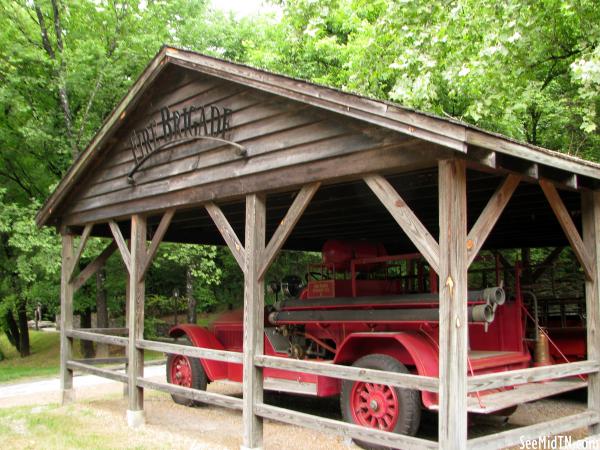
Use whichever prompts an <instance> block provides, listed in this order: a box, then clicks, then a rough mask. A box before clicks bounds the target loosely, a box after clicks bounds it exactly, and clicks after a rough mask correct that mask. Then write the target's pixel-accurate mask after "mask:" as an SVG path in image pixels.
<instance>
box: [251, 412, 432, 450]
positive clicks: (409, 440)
mask: <svg viewBox="0 0 600 450" xmlns="http://www.w3.org/2000/svg"><path fill="white" fill-rule="evenodd" d="M254 413H255V414H257V415H259V416H261V417H264V418H266V419H271V420H277V421H279V422H285V423H289V424H292V425H296V426H299V427H304V428H313V429H315V430H319V431H330V432H333V433H337V434H341V435H343V436H346V437H350V438H353V439H358V440H364V441H369V442H371V443H373V444H379V445H382V446H384V447H392V448H402V449H404V450H423V449H437V448H438V443H437V442H434V441H430V440H427V439H421V438H416V437H412V436H406V435H404V434H397V433H392V432H389V431H381V430H377V429H373V428H367V427H362V426H360V425H354V424H351V423H347V422H341V421H339V420H333V419H327V418H324V417H319V416H313V415H311V414H305V413H301V412H297V411H293V410H290V409H285V408H279V407H277V406H272V405H267V404H264V403H257V404H256V405H254Z"/></svg>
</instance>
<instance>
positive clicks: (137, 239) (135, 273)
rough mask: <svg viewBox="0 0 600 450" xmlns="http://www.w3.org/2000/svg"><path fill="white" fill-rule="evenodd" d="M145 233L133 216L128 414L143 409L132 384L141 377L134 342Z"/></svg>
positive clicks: (140, 316)
mask: <svg viewBox="0 0 600 450" xmlns="http://www.w3.org/2000/svg"><path fill="white" fill-rule="evenodd" d="M115 225H116V224H115ZM146 231H147V230H146V218H145V217H143V216H140V215H133V216H132V217H131V270H130V277H129V299H128V303H129V317H128V321H127V327H128V328H129V339H128V345H127V357H128V367H127V376H128V378H129V383H128V388H129V389H128V408H127V409H128V411H143V409H144V389H143V388H141V387H139V386H137V384H136V380H137V379H138V378H141V377H143V376H144V350H142V349H138V348H137V346H136V342H137V341H138V340H140V339H144V297H145V293H146V292H145V291H146V282H145V278H144V274H143V273H142V265H143V264H144V258H145V256H146Z"/></svg>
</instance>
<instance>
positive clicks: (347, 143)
mask: <svg viewBox="0 0 600 450" xmlns="http://www.w3.org/2000/svg"><path fill="white" fill-rule="evenodd" d="M410 144H411V143H410V142H408V141H402V140H400V139H398V140H397V141H396V142H390V143H386V144H382V143H380V142H378V141H377V140H374V139H372V138H370V137H368V136H365V135H360V134H354V135H342V136H337V137H333V138H330V139H326V140H323V141H319V142H317V143H312V142H311V143H307V144H303V145H301V146H297V147H293V148H284V149H282V150H279V151H276V152H270V153H267V154H259V155H256V156H255V155H253V154H252V153H249V157H248V158H240V157H236V158H234V159H233V160H232V159H231V158H229V159H227V160H223V161H221V163H220V164H218V165H216V166H215V167H213V168H212V170H196V169H194V170H191V169H193V168H194V167H195V166H197V164H196V163H194V164H193V165H192V167H191V168H190V170H187V171H185V173H181V174H177V173H172V171H173V167H170V166H166V169H165V172H164V173H163V174H161V175H160V176H156V177H153V178H152V179H151V180H148V182H147V183H145V182H143V179H140V180H139V181H138V182H137V183H136V185H135V186H131V185H129V184H128V183H127V181H126V180H125V179H123V180H120V183H121V184H122V185H123V189H111V192H110V193H106V194H104V195H100V196H95V197H92V198H87V199H78V200H77V201H76V202H75V203H74V204H73V205H72V206H71V207H70V208H69V211H72V212H81V211H86V210H89V209H94V208H98V207H101V206H104V205H107V204H117V203H123V202H126V201H131V200H135V199H141V198H147V197H151V196H155V195H160V194H164V193H165V191H168V192H174V191H178V190H182V189H186V188H188V187H191V186H199V185H202V184H207V183H211V182H217V181H221V182H222V181H225V180H231V179H238V178H240V177H243V176H247V175H253V174H258V173H264V172H268V171H271V170H276V169H280V168H282V167H287V166H293V165H296V164H303V163H306V162H309V161H314V160H321V159H327V158H334V157H336V156H342V155H346V154H351V153H355V152H361V151H366V150H369V149H372V148H374V147H378V146H381V145H400V146H401V147H402V146H404V145H410ZM203 168H204V169H206V167H203ZM303 184H305V183H303ZM125 185H126V186H125Z"/></svg>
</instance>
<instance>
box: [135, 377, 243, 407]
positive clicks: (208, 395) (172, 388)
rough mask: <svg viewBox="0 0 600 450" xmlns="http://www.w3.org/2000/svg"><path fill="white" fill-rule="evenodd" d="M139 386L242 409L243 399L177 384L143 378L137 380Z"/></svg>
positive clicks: (210, 403)
mask: <svg viewBox="0 0 600 450" xmlns="http://www.w3.org/2000/svg"><path fill="white" fill-rule="evenodd" d="M137 385H138V386H139V387H142V388H146V389H154V390H156V391H161V392H166V393H168V394H175V395H179V396H181V397H185V398H190V399H192V400H197V401H199V402H203V403H207V404H209V405H217V406H222V407H224V408H230V409H237V410H241V409H242V403H243V401H242V399H241V398H236V397H230V396H228V395H223V394H217V393H215V392H206V391H199V390H197V389H192V388H187V387H183V386H177V385H175V384H167V383H159V382H157V381H151V380H148V379H146V378H141V377H140V378H138V379H137Z"/></svg>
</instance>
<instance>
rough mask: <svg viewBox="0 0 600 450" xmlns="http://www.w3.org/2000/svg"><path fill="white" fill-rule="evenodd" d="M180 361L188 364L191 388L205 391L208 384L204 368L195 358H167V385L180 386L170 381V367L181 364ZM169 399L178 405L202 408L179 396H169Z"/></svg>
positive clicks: (178, 356) (195, 402)
mask: <svg viewBox="0 0 600 450" xmlns="http://www.w3.org/2000/svg"><path fill="white" fill-rule="evenodd" d="M182 360H184V361H186V362H187V364H189V368H190V369H191V386H189V387H191V388H193V389H198V390H201V391H205V390H206V385H207V384H208V377H207V376H206V372H204V368H203V367H202V364H201V363H200V360H199V359H197V358H190V357H187V356H181V355H171V354H169V355H168V356H167V383H171V384H181V383H178V382H175V383H173V381H172V380H171V373H172V367H173V365H174V364H177V362H181V361H182ZM171 398H172V399H173V401H174V402H175V403H177V404H179V405H184V406H202V405H203V403H202V402H199V401H196V400H192V399H190V398H186V397H182V396H181V395H176V394H171Z"/></svg>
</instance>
